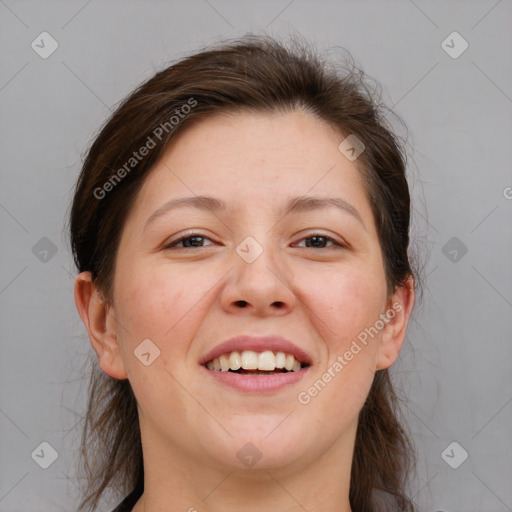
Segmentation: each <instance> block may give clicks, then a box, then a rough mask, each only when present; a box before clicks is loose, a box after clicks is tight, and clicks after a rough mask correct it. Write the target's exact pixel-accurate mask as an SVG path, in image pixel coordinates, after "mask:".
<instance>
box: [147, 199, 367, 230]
mask: <svg viewBox="0 0 512 512" xmlns="http://www.w3.org/2000/svg"><path fill="white" fill-rule="evenodd" d="M332 207H335V208H338V209H339V210H341V211H343V212H345V213H348V214H350V215H352V216H353V217H354V218H356V219H357V220H358V221H359V222H360V223H361V224H362V225H363V227H364V228H365V229H366V225H365V223H364V221H363V218H362V217H361V214H360V213H359V212H358V211H357V210H356V209H355V208H354V207H353V206H352V205H351V204H350V203H347V202H346V201H344V200H343V199H340V198H337V197H322V196H300V197H293V198H291V199H289V200H288V201H287V202H286V204H285V206H284V208H283V210H282V216H283V217H284V216H286V215H288V214H289V213H301V212H308V211H312V210H319V209H324V208H332ZM178 208H197V209H199V210H203V211H207V212H212V213H214V214H216V213H220V212H222V211H225V210H226V209H227V205H226V203H225V202H224V201H222V200H220V199H216V198H215V197H209V196H191V197H178V198H176V199H171V200H170V201H167V202H166V203H165V204H163V205H162V206H161V207H160V208H158V209H157V210H155V211H154V212H153V213H152V214H151V215H150V216H149V217H148V219H147V220H146V223H145V226H147V225H148V224H149V223H150V222H152V221H153V220H154V219H156V218H157V217H160V216H162V215H164V214H166V213H168V212H170V211H172V210H175V209H178Z"/></svg>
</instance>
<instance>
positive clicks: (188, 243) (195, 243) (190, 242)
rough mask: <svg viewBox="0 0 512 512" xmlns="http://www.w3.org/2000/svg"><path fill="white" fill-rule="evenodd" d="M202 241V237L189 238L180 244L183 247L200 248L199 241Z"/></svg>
mask: <svg viewBox="0 0 512 512" xmlns="http://www.w3.org/2000/svg"><path fill="white" fill-rule="evenodd" d="M202 239H203V237H202V236H190V237H188V238H185V240H183V241H182V243H183V245H184V246H185V247H201V243H200V242H199V241H200V240H202Z"/></svg>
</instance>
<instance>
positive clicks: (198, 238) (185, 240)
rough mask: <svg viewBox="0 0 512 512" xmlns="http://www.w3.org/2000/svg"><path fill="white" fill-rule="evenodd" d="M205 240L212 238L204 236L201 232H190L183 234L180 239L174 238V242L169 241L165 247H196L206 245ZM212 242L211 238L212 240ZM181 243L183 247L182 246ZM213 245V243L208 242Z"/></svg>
mask: <svg viewBox="0 0 512 512" xmlns="http://www.w3.org/2000/svg"><path fill="white" fill-rule="evenodd" d="M205 240H210V239H209V238H207V237H206V236H203V235H201V234H199V233H190V234H188V235H185V236H182V237H181V238H179V239H178V240H174V241H173V242H169V243H167V244H165V245H164V249H170V248H172V247H178V249H191V248H194V247H206V246H205V244H204V241H205ZM210 242H211V240H210ZM180 244H181V247H180ZM206 245H212V244H206Z"/></svg>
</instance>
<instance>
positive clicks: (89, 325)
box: [75, 272, 127, 379]
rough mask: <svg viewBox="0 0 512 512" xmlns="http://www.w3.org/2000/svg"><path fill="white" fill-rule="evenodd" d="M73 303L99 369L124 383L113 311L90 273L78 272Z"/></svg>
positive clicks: (124, 375)
mask: <svg viewBox="0 0 512 512" xmlns="http://www.w3.org/2000/svg"><path fill="white" fill-rule="evenodd" d="M75 303H76V308H77V310H78V313H79V315H80V318H81V319H82V322H83V323H84V325H85V328H86V329H87V332H88V333H89V339H90V341H91V345H92V347H93V349H94V351H95V352H96V355H97V356H98V363H99V365H100V367H101V369H102V370H103V371H104V372H105V373H106V374H107V375H109V376H110V377H114V378H115V379H126V378H127V373H126V369H125V367H124V363H123V359H122V357H121V348H120V346H119V340H118V337H117V325H116V321H115V316H114V310H113V307H112V306H111V305H109V304H107V303H106V302H105V301H104V299H103V297H102V295H101V294H100V293H99V291H98V289H97V288H96V286H95V285H94V283H93V282H92V275H91V273H90V272H81V273H80V274H78V276H77V278H76V280H75Z"/></svg>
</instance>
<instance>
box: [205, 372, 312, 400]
mask: <svg viewBox="0 0 512 512" xmlns="http://www.w3.org/2000/svg"><path fill="white" fill-rule="evenodd" d="M201 368H203V369H204V370H205V371H206V372H208V374H210V375H211V376H212V377H213V378H214V379H216V380H217V381H218V382H220V383H222V384H226V385H227V386H231V387H232V388H234V389H237V390H238V391H243V392H245V393H251V392H252V393H261V392H265V391H278V390H280V389H282V388H285V387H287V386H291V385H292V384H295V383H296V382H298V381H300V380H301V379H302V378H303V377H304V376H305V375H306V373H308V371H309V369H310V368H311V367H310V366H308V367H306V368H303V369H302V370H299V371H297V372H287V373H277V374H275V375H268V376H266V375H243V374H240V373H234V372H221V371H215V370H209V369H208V368H205V367H204V366H201Z"/></svg>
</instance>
